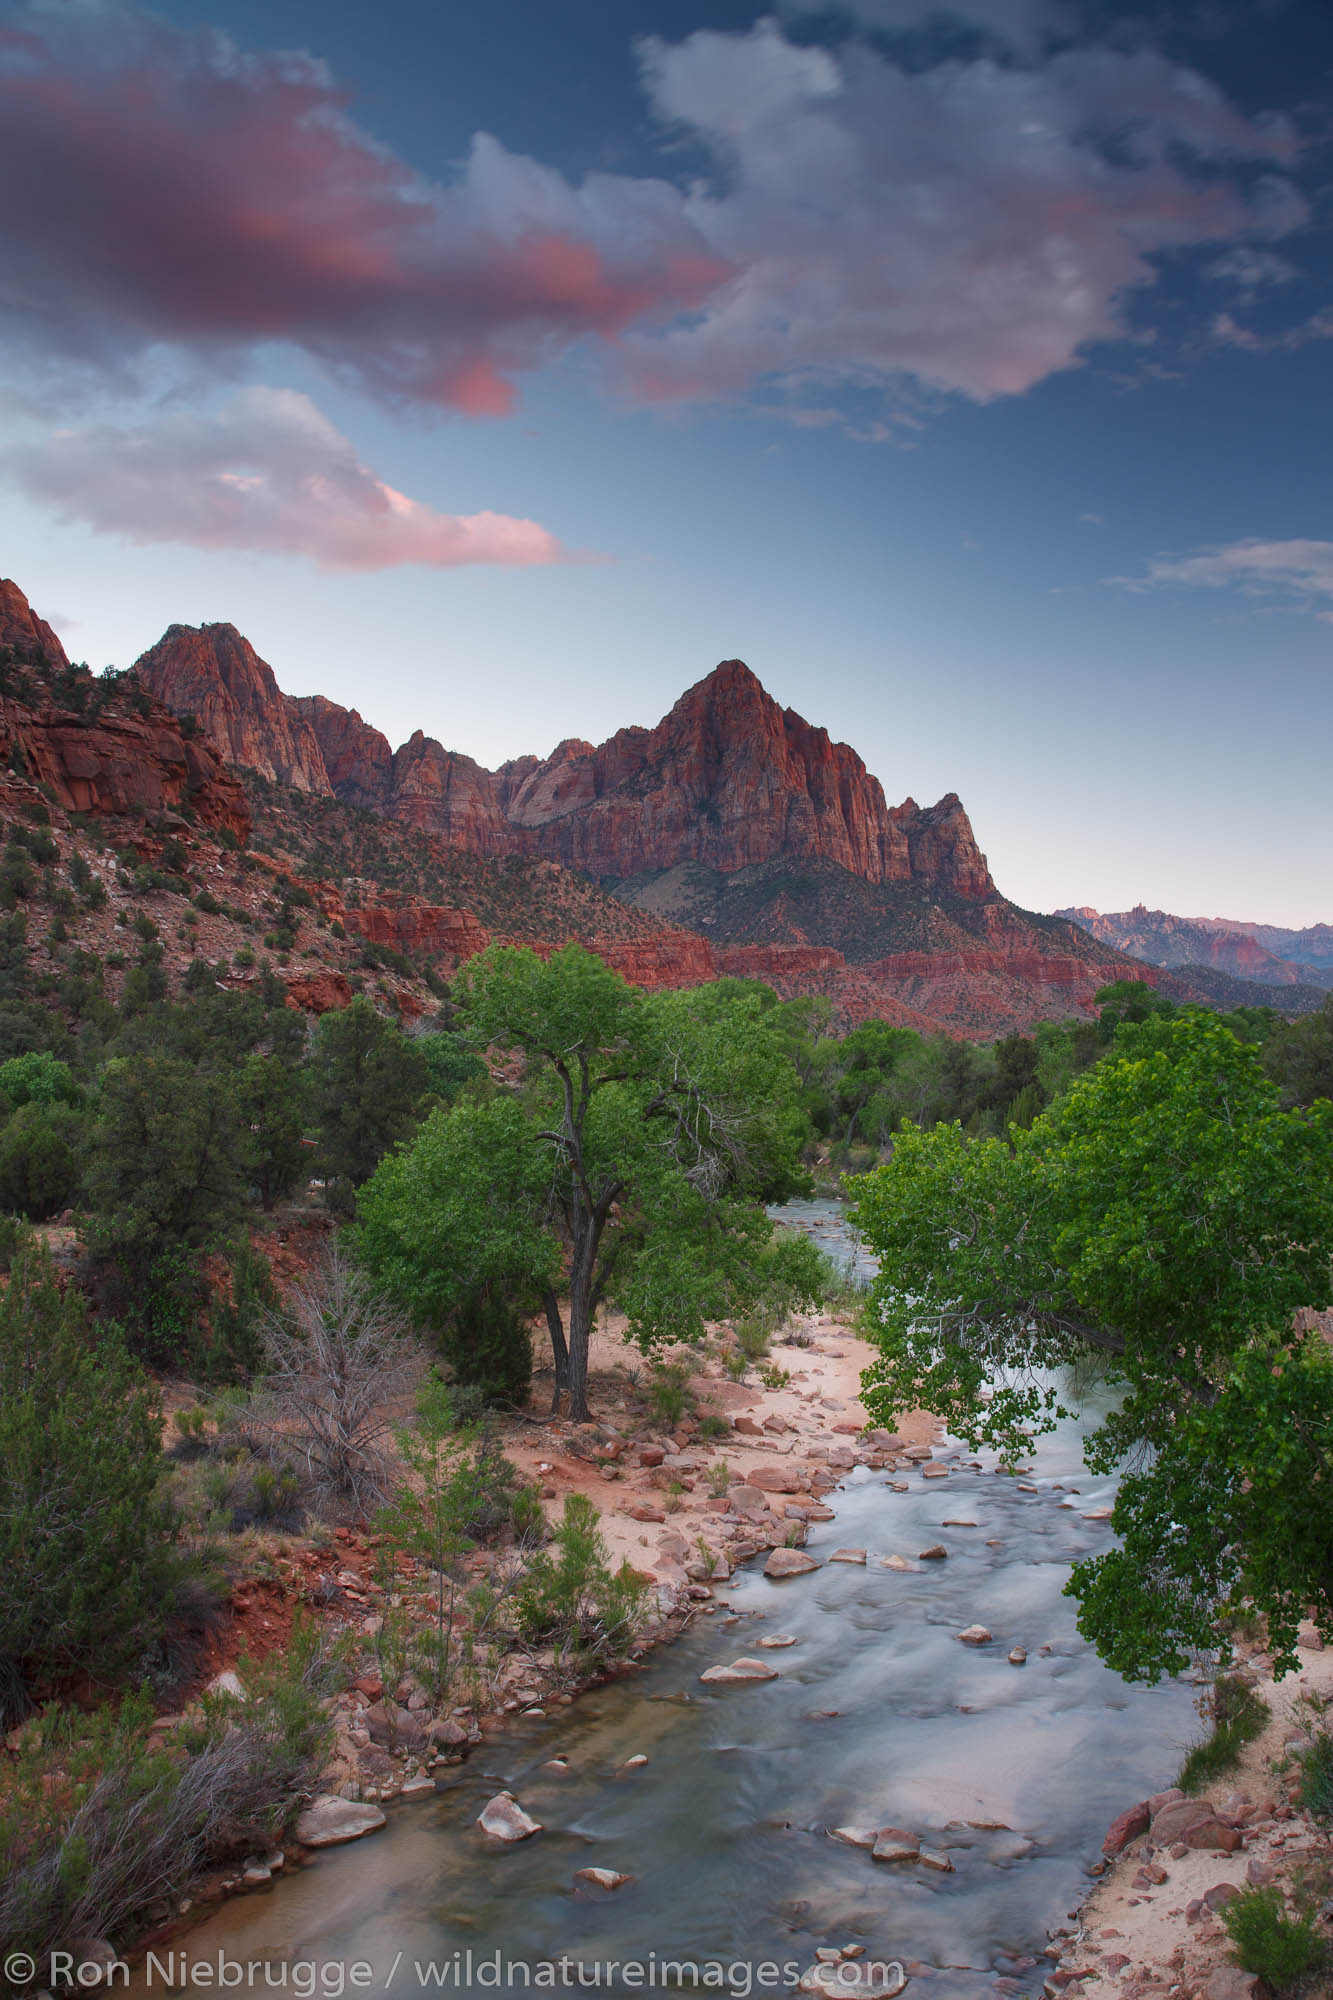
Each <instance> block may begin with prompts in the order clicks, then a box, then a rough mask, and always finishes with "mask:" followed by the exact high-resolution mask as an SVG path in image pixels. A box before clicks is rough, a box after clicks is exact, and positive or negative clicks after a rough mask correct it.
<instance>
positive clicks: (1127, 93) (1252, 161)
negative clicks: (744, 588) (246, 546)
mask: <svg viewBox="0 0 1333 2000" xmlns="http://www.w3.org/2000/svg"><path fill="white" fill-rule="evenodd" d="M940 11H941V10H939V9H936V8H935V7H934V6H932V5H927V4H926V0H856V12H857V14H858V15H859V17H860V19H861V21H862V22H863V24H865V23H870V22H871V21H872V18H873V19H874V20H875V21H877V22H878V24H879V25H880V26H881V27H884V26H885V25H886V24H887V25H889V26H892V25H893V24H894V23H896V24H897V25H898V26H899V27H901V28H905V29H910V28H911V27H912V26H913V25H914V24H920V23H923V22H929V21H931V20H933V19H934V18H935V16H936V14H937V13H938V12H940ZM943 12H944V13H945V14H947V15H949V16H950V17H951V18H955V19H961V20H963V21H964V22H965V23H967V22H970V23H971V24H972V25H973V26H974V27H976V26H978V25H980V26H981V27H983V28H985V29H986V30H987V32H988V33H989V35H990V43H991V44H996V43H1006V44H1007V45H1008V46H1010V47H1015V48H1020V49H1021V50H1023V51H1026V60H1025V61H1020V62H1015V61H1010V60H1005V61H1000V60H997V59H996V57H995V55H994V54H993V53H992V52H991V49H990V44H987V43H985V42H983V45H982V53H980V54H975V55H973V56H972V57H971V58H970V59H966V60H964V59H961V58H951V59H949V60H939V61H936V62H935V63H934V65H933V66H930V67H924V68H923V67H921V66H920V65H919V64H917V65H916V66H913V67H910V68H909V67H903V66H900V65H899V64H897V63H895V62H894V61H892V60H890V59H889V57H888V56H887V55H885V54H883V53H882V52H881V51H882V48H883V46H884V45H883V44H882V43H879V44H877V45H875V46H872V45H871V43H870V42H869V41H867V40H865V39H864V38H862V39H855V38H854V39H852V40H850V41H848V42H845V43H844V44H843V45H842V46H841V47H840V48H839V50H838V52H837V54H836V55H835V54H834V53H832V52H831V51H829V50H827V49H824V48H822V47H811V46H802V45H799V44H798V43H797V42H794V41H791V40H789V39H788V38H787V37H786V36H785V35H784V34H783V33H782V31H781V29H780V28H779V26H778V25H777V23H776V22H775V21H772V20H762V21H759V22H757V23H756V25H755V26H754V27H753V28H752V29H751V30H750V31H749V32H748V33H743V34H730V33H714V32H711V31H700V32H698V33H696V34H692V35H690V36H688V37H687V38H685V39H684V40H683V41H681V42H678V43H675V44H668V43H666V42H663V41H659V40H655V39H650V40H647V41H645V42H643V43H642V44H641V45H640V61H641V76H642V81H643V85H644V88H645V91H646V93H647V96H648V99H649V102H650V105H651V108H652V110H653V112H654V113H655V114H656V116H657V119H658V120H659V122H660V124H661V126H662V127H663V138H664V141H665V142H666V143H665V147H664V157H665V158H668V159H674V158H675V157H676V156H677V152H676V149H675V146H674V142H675V141H676V140H677V139H678V138H679V137H680V136H682V135H686V136H688V137H689V138H690V140H691V141H692V142H693V149H694V151H695V152H696V153H700V152H701V153H702V155H703V157H704V159H705V161H706V162H707V164H708V168H709V171H708V174H707V175H706V176H705V177H704V178H702V179H701V180H700V181H698V182H697V183H696V184H693V185H690V186H688V187H682V186H679V185H676V184H675V183H674V182H672V181H671V180H669V179H666V178H656V177H652V176H646V175H637V176H636V175H625V174H608V173H599V174H590V175H588V176H586V177H585V178H584V179H583V180H581V181H580V182H578V183H577V184H575V183H574V182H572V181H571V180H569V179H568V178H567V177H566V176H564V175H563V174H561V173H559V172H558V171H556V170H555V169H553V168H551V167H548V166H546V165H544V164H542V163H541V162H539V161H536V160H533V159H529V158H526V157H523V156H521V155H518V154H515V153H512V152H510V151H508V150H507V149H506V148H505V147H504V146H503V145H501V144H500V142H499V141H498V140H496V139H494V138H491V137H488V136H486V135H485V134H480V135H478V136H477V137H476V139H475V140H474V141H473V143H472V146H471V149H470V151H469V153H468V155H467V158H466V160H465V161H464V162H462V164H461V167H460V170H459V172H458V175H457V177H456V178H455V179H454V180H453V181H452V182H451V183H450V184H449V185H447V186H446V185H441V184H438V183H435V182H432V181H429V180H427V179H426V178H425V177H424V176H422V175H420V174H419V173H417V172H416V171H415V170H414V169H413V168H412V167H411V166H409V165H408V164H407V163H405V162H404V161H403V160H401V159H400V158H398V157H397V156H396V155H395V154H394V153H393V152H392V151H391V150H390V149H389V148H388V147H387V146H385V145H382V144H380V143H378V142H377V141H376V140H375V139H374V138H372V137H371V136H370V135H368V134H367V133H366V132H364V131H363V130H362V129H361V128H360V127H358V126H357V125H356V124H354V123H353V121H352V119H351V117H350V115H349V113H348V110H347V107H346V103H345V101H344V99H343V97H342V96H341V95H340V94H339V92H338V91H337V89H336V88H335V86H334V83H333V81H332V79H331V78H330V76H329V75H328V73H327V71H326V70H325V69H324V68H323V66H322V65H321V64H320V63H318V62H317V61H315V60H314V59H313V58H312V57H310V56H308V55H302V54H291V53H282V52H277V53H274V52H268V53H260V54H252V53H247V52H245V51H243V50H241V49H239V48H237V47H236V46H235V45H234V44H233V43H231V42H230V41H228V40H227V39H225V38H224V37H222V36H219V35H191V34H188V33H186V32H184V31H183V30H181V29H178V28H177V27H175V26H174V25H172V24H170V23H168V22H165V21H162V20H158V19H157V18H155V17H154V16H151V15H148V14H146V13H143V12H141V11H138V10H136V9H135V8H134V7H133V6H132V5H130V4H129V0H27V4H25V5H20V6H19V7H18V9H17V10H16V12H15V13H14V15H13V16H12V20H13V22H14V23H15V24H16V25H15V26H14V27H12V28H11V30H10V32H9V33H8V34H5V35H0V272H2V273H3V282H2V283H0V318H2V319H3V322H4V323H5V325H6V328H7V333H8V337H9V347H10V352H11V353H13V352H14V351H15V349H16V348H17V347H19V346H22V347H23V348H25V349H26V352H27V353H28V355H29V356H30V357H43V358H45V359H46V360H47V361H48V362H51V363H55V364H59V365H62V366H65V367H68V366H69V364H70V363H74V364H78V365H81V366H83V367H85V368H87V369H89V370H92V371H96V373H97V374H98V376H99V378H101V379H105V377H106V376H107V375H108V374H110V375H112V376H113V377H114V376H116V375H117V374H119V377H120V378H121V379H122V380H123V381H125V382H127V383H132V382H134V381H136V380H138V379H140V378H141V377H142V376H143V374H144V371H145V370H146V369H147V368H148V367H149V366H150V365H151V364H153V363H155V362H156V361H157V360H158V358H159V357H161V356H162V355H163V354H164V353H165V354H167V355H170V356H172V357H174V358H175V359H176V360H177V361H178V362H179V361H180V360H181V359H182V358H183V357H184V358H188V360H189V361H191V362H192V363H194V364H196V366H200V367H203V368H204V370H205V371H206V372H207V371H209V370H212V371H214V372H217V371H219V370H223V369H226V368H231V369H233V370H235V369H238V368H240V367H241V366H243V365H245V364H246V363H247V362H248V360H249V359H250V358H251V357H252V356H253V355H254V354H255V353H256V352H258V351H260V350H262V349H264V348H266V347H268V346H270V345H271V344H272V343H287V344H290V345H293V346H295V347H297V348H299V349H300V350H302V351H303V352H304V353H305V354H306V355H307V356H310V357H314V358H315V359H316V360H317V361H319V362H320V363H321V364H322V365H323V366H324V367H325V368H326V369H328V370H330V371H332V372H333V373H334V374H335V375H337V376H339V377H342V378H347V379H349V380H350V381H351V382H352V383H354V384H355V385H356V386H359V387H361V388H363V389H365V390H368V391H369V392H371V393H373V394H375V395H378V396H380V397H384V398H391V399H399V400H403V401H406V402H410V403H412V404H415V405H418V406H429V405H448V406H452V407H455V408H458V409H462V410H465V411H469V412H471V413H473V414H477V415H501V414H504V413H505V412H507V411H508V410H510V409H511V408H512V407H513V404H514V400H515V395H516V390H515V381H516V379H517V378H518V377H520V376H521V375H523V374H524V373H525V372H527V371H530V370H534V369H538V368H541V367H543V366H546V365H549V364H550V363H552V362H553V361H555V360H557V359H558V358H559V357H560V356H562V355H563V354H565V353H567V352H568V351H569V350H570V349H572V348H574V347H576V346H584V347H586V348H587V349H588V350H589V351H591V352H593V353H595V354H596V355H598V356H599V357H600V361H601V366H602V370H603V372H604V373H605V374H606V375H607V376H608V378H609V379H611V380H612V381H614V382H615V383H616V385H617V386H618V387H619V388H621V389H622V390H627V391H628V393H630V394H631V395H632V396H634V397H635V398H637V399H638V400H640V401H643V402H655V401H672V400H681V399H689V398H695V399H727V398H735V397H738V396H743V395H746V394H748V393H749V392H751V391H752V390H753V389H754V388H755V387H756V386H757V385H761V386H764V387H766V388H767V389H768V391H769V392H770V394H771V393H772V392H773V391H774V390H776V391H777V392H779V393H780V394H781V395H783V396H786V397H789V398H790V397H791V396H792V395H793V393H794V392H795V393H797V394H800V395H802V396H805V397H806V399H807V400H811V398H810V397H809V395H808V386H809V385H810V384H811V383H814V384H817V385H826V386H825V390H824V391H823V392H821V393H819V394H818V395H816V396H815V397H814V398H813V399H812V400H815V401H817V402H819V403H821V404H824V403H827V401H828V394H827V392H826V391H827V385H832V387H834V388H835V389H840V390H847V389H859V390H862V391H865V390H868V391H871V392H873V393H875V394H879V395H882V394H883V393H884V392H885V391H886V390H888V391H890V392H892V393H893V394H895V395H896V394H897V393H898V391H899V389H900V387H901V385H902V384H903V383H904V382H905V381H906V380H908V379H915V381H916V382H917V383H919V384H921V385H923V386H924V387H925V388H926V389H927V390H928V391H935V392H946V393H957V394H961V395H964V396H968V397H972V398H974V399H975V400H978V401H986V400H988V399H990V398H993V397H997V396H1006V395H1015V394H1021V393H1023V392H1024V391H1025V390H1027V389H1029V388H1031V387H1032V385H1033V384H1034V383H1036V382H1039V381H1041V380H1042V379H1043V378H1044V377H1046V376H1047V375H1049V374H1051V373H1053V372H1055V371H1057V370H1060V369H1065V368H1070V367H1074V366H1076V365H1078V363H1079V361H1080V360H1081V358H1082V356H1083V354H1084V352H1085V350H1086V349H1087V347H1088V346H1089V345H1090V344H1091V343H1093V342H1096V341H1101V340H1112V339H1116V338H1120V337H1123V336H1124V335H1125V334H1126V332H1127V320H1126V301H1127V300H1128V298H1129V296H1130V295H1131V294H1132V293H1134V292H1136V291H1138V290H1141V289H1143V288H1145V287H1148V286H1151V285H1152V284H1153V283H1154V282H1155V280H1156V277H1157V275H1158V261H1157V260H1159V259H1160V258H1161V257H1163V256H1165V255H1169V254H1171V253H1173V252H1178V251H1182V250H1189V249H1193V248H1196V247H1199V246H1205V245H1206V246H1239V245H1249V244H1253V243H1259V244H1263V243H1266V242H1268V241H1271V240H1273V239H1276V238H1278V237H1280V236H1282V235H1284V234H1285V233H1286V232H1288V231H1289V230H1291V229H1293V228H1295V227H1296V226H1298V225H1299V224H1300V223H1301V222H1302V221H1304V220H1305V218H1306V213H1307V211H1306V207H1305V204H1304V202H1303V200H1302V198H1301V196H1300V195H1299V193H1298V192H1297V191H1296V189H1295V188H1294V187H1293V186H1292V185H1291V183H1290V182H1289V181H1288V180H1286V179H1284V178H1282V177H1281V175H1280V174H1279V173H1278V172H1276V171H1273V170H1275V169H1279V168H1281V167H1283V166H1284V165H1286V164H1287V163H1289V162H1291V161H1292V160H1294V159H1295V157H1296V154H1297V145H1296V140H1295V138H1294V135H1293V133H1292V132H1291V131H1290V129H1289V128H1288V127H1287V126H1286V125H1285V124H1283V123H1282V121H1280V120H1276V119H1271V118H1251V117H1248V116H1246V115H1243V114H1242V113H1241V112H1239V111H1237V110H1236V109H1235V108H1234V107H1233V106H1232V105H1231V104H1230V103H1229V102H1228V100H1227V99H1226V98H1225V96H1224V95H1223V94H1222V92H1221V91H1219V90H1218V89H1217V88H1216V87H1215V86H1214V85H1213V84H1212V83H1210V82H1209V81H1208V80H1207V79H1206V78H1204V77H1203V76H1201V75H1199V74H1198V73H1197V72H1196V71H1193V70H1191V69H1188V68H1184V67H1182V66H1180V65H1179V64H1175V63H1172V62H1170V61H1168V60H1167V59H1166V58H1165V57H1163V56H1161V55H1158V54H1155V53H1153V52H1151V51H1149V50H1139V51H1129V52H1127V51H1124V50H1113V49H1110V48H1099V47H1088V46H1084V47H1077V48H1075V47H1057V48H1056V50H1055V52H1054V53H1049V52H1048V46H1047V43H1046V41H1045V39H1044V38H1045V36H1046V34H1047V31H1048V30H1053V28H1055V27H1058V24H1059V22H1060V21H1062V20H1063V19H1064V18H1065V17H1064V15H1063V12H1062V11H1061V9H1060V8H1059V6H1058V5H1056V4H1053V0H1052V4H1046V0H953V4H952V5H951V6H950V7H949V8H947V9H944V10H943Z"/></svg>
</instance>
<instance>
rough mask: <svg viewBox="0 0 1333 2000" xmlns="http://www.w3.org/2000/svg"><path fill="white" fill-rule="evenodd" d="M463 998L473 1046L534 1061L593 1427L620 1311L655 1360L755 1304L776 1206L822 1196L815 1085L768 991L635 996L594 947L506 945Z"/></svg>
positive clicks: (532, 1100) (562, 1357)
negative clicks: (662, 1345)
mask: <svg viewBox="0 0 1333 2000" xmlns="http://www.w3.org/2000/svg"><path fill="white" fill-rule="evenodd" d="M458 988H459V993H458V998H459V1005H460V1010H461V1013H462V1017H463V1020H464V1022H465V1024H466V1025H467V1027H468V1029H469V1031H470V1033H471V1035H472V1037H473V1039H474V1041H475V1042H476V1043H477V1044H478V1045H483V1046H485V1045H490V1046H494V1047H497V1048H500V1049H504V1050H508V1051H513V1052H516V1053H518V1054H519V1055H521V1057H522V1059H523V1068H524V1081H523V1087H522V1092H521V1095H520V1098H519V1102H520V1104H521V1106H522V1110H523V1114H524V1121H525V1131H524V1133H523V1135H522V1144H523V1145H524V1147H525V1148H527V1149H530V1150H531V1151H532V1152H533V1153H535V1155H536V1156H537V1158H538V1159H539V1161H540V1163H541V1167H542V1175H541V1183H542V1186H543V1188H544V1194H543V1198H542V1206H541V1210H540V1215H541V1219H542V1221H543V1223H544V1226H545V1227H546V1228H547V1229H548V1230H549V1231H550V1232H551V1235H552V1239H553V1241H554V1242H555V1244H556V1245H557V1247H558V1248H559V1250H560V1252H561V1253H562V1256H563V1259H564V1262H565V1265H566V1273H567V1275H566V1285H567V1290H568V1299H569V1306H568V1326H567V1329H566V1324H565V1320H564V1317H563V1314H562V1311H561V1307H560V1302H559V1300H558V1298H557V1296H556V1293H555V1290H554V1288H551V1289H550V1290H548V1292H547V1293H546V1295H545V1301H544V1303H545V1306H546V1317H547V1324H548V1327H549V1329H550V1333H551V1342H552V1348H553V1351H554V1356H555V1368H556V1391H555V1393H556V1401H557V1405H558V1402H559V1398H560V1396H561V1394H562V1392H563V1391H567V1392H568V1395H569V1407H570V1412H571V1414H572V1415H574V1416H575V1417H579V1418H582V1417H585V1416H586V1415H587V1410H588V1342H589V1337H590V1334H591V1330H592V1325H593V1320H594V1317H595V1315H596V1313H597V1310H598V1308H599V1307H600V1305H601V1304H602V1302H603V1301H604V1300H609V1301H611V1302H613V1303H614V1304H616V1305H618V1306H619V1307H620V1308H621V1309H622V1310H623V1311H624V1312H625V1313H626V1314H627V1316H628V1319H629V1326H630V1334H631V1337H633V1338H635V1339H637V1340H638V1341H639V1343H640V1344H641V1345H642V1346H643V1347H645V1349H646V1348H648V1347H651V1346H652V1345H653V1344H654V1343H655V1342H657V1341H660V1340H664V1339H671V1340H682V1339H683V1340H690V1339H696V1338H698V1337H699V1336H700V1334H701V1333H702V1331H703V1327H704V1323H705V1321H706V1320H708V1319H711V1318H717V1317H719V1316H720V1315H721V1314H722V1313H723V1312H725V1311H727V1310H729V1309H732V1308H733V1307H735V1306H737V1305H739V1304H743V1303H744V1302H745V1301H746V1300H747V1299H748V1298H750V1297H752V1296H753V1295H754V1292H755V1289H756V1286H757V1285H758V1283H759V1281H760V1280H759V1267H760V1263H761V1253H762V1251H763V1249H764V1247H765V1245H766V1244H767V1243H768V1240H769V1237H770V1236H771V1233H772V1225H771V1223H770V1222H769V1220H768V1218H767V1216H766V1215H765V1213H764V1209H763V1206H762V1204H763V1203H764V1202H765V1201H776V1200H782V1199H783V1198H784V1197H785V1196H786V1195H787V1194H789V1193H791V1192H794V1191H796V1190H797V1189H798V1188H802V1187H806V1186H808V1182H807V1181H806V1179H805V1177H804V1176H803V1174H802V1172H801V1169H800V1164H799V1162H800V1154H801V1149H802V1145H803V1143H804V1140H805V1137H806V1134H807V1131H808V1127H807V1124H806V1121H805V1118H804V1115H803V1113H802V1111H801V1107H800V1084H799V1079H798V1078H797V1075H796V1072H795V1070H794V1068H793V1067H792V1064H791V1062H790V1060H789V1058H788V1056H787V1055H786V1053H785V1052H784V1050H783V1047H782V1045H781V1041H780V1039H779V1038H778V1037H776V1036H775V1035H774V1034H773V1032H772V1031H771V1028H770V1027H769V1026H768V1025H767V1022H766V1012H767V1010H766V1008H765V1006H764V1005H763V1003H762V1002H760V1001H758V1000H756V998H755V997H754V996H753V995H749V994H745V993H742V994H740V995H737V994H735V993H733V992H730V991H721V992H719V991H717V990H716V989H713V988H709V987H700V988H698V989H696V990H695V991H693V992H690V993H667V994H662V993H658V994H647V993H641V992H637V991H636V990H635V989H633V988H632V987H630V986H628V985H627V984H626V983H625V981H624V980H623V979H621V978H620V977H619V975H618V974H616V973H615V972H613V971H611V969H610V968H609V967H608V966H607V965H605V964H604V963H603V961H602V960H601V959H599V958H597V957H595V956H594V955H593V954H592V953H591V952H587V951H584V950H583V949H582V948H581V947H580V946H578V945H569V946H566V947H565V949H564V950H562V951H558V952H555V953H553V954H552V956H551V957H550V958H549V959H547V960H545V961H543V960H542V959H540V958H538V957H537V955H536V954H535V953H534V952H531V951H525V950H520V949H517V948H513V947H496V948H492V949H491V950H489V951H486V952H483V953H481V954H480V956H479V957H477V958H474V959H472V960H471V961H470V962H469V963H468V964H467V966H466V967H465V968H464V969H463V972H462V973H461V974H460V976H459V981H458ZM514 1130H515V1136H518V1133H517V1128H514ZM509 1172H510V1180H511V1184H516V1183H517V1182H518V1181H520V1180H521V1179H523V1178H524V1177H525V1174H524V1175H520V1174H519V1173H518V1172H517V1170H516V1166H515V1164H514V1163H512V1162H511V1165H510V1169H509ZM525 1173H526V1170H525Z"/></svg>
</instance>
